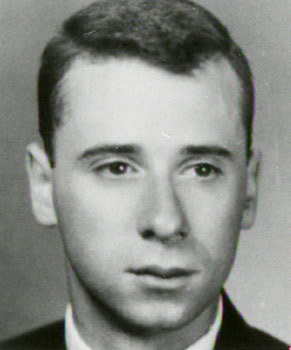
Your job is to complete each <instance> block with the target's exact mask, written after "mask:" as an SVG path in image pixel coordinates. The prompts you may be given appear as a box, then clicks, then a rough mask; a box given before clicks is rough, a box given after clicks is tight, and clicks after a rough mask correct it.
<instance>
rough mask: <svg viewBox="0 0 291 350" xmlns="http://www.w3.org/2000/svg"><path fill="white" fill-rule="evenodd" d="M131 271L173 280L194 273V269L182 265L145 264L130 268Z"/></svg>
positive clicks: (138, 274) (140, 274) (141, 274)
mask: <svg viewBox="0 0 291 350" xmlns="http://www.w3.org/2000/svg"><path fill="white" fill-rule="evenodd" d="M129 272H130V273H133V274H135V275H137V276H151V277H156V278H160V279H162V280H171V279H177V278H185V277H189V276H191V275H193V274H194V273H195V271H194V270H191V269H185V268H180V267H170V268H164V267H161V266H158V265H151V266H145V267H141V268H137V269H130V270H129Z"/></svg>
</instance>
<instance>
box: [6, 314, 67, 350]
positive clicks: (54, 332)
mask: <svg viewBox="0 0 291 350" xmlns="http://www.w3.org/2000/svg"><path fill="white" fill-rule="evenodd" d="M10 349H15V350H16V349H18V350H28V349H29V350H39V349H53V350H58V349H65V337H64V321H58V322H55V323H52V324H49V325H47V326H44V327H41V328H39V329H36V330H34V331H31V332H28V333H25V334H23V335H20V336H18V337H15V338H12V339H9V340H7V341H4V342H3V343H0V350H10Z"/></svg>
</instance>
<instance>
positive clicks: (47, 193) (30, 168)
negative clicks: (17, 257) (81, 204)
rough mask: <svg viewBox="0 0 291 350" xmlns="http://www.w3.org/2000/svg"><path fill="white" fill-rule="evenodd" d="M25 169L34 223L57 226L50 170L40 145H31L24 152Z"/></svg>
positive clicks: (35, 143)
mask: <svg viewBox="0 0 291 350" xmlns="http://www.w3.org/2000/svg"><path fill="white" fill-rule="evenodd" d="M25 160H26V169H27V173H28V178H29V185H30V197H31V203H32V210H33V214H34V216H35V218H36V221H37V222H39V223H40V224H42V225H46V226H53V225H56V224H57V217H56V213H55V208H54V201H53V190H52V189H53V186H52V169H51V167H50V164H49V161H48V158H47V155H46V153H45V151H44V149H43V147H42V146H40V144H38V143H37V142H34V143H31V144H30V145H29V146H28V147H27V152H26V159H25Z"/></svg>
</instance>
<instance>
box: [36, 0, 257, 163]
mask: <svg viewBox="0 0 291 350" xmlns="http://www.w3.org/2000/svg"><path fill="white" fill-rule="evenodd" d="M85 55H87V56H89V57H92V58H95V59H99V60H102V59H108V58H110V57H136V58H138V59H140V60H142V61H143V62H147V63H149V64H150V65H153V66H156V67H159V68H161V69H164V70H166V71H169V72H171V73H173V74H181V75H189V74H191V72H192V71H193V70H194V69H199V67H200V66H201V65H202V64H203V63H204V62H206V61H209V60H214V59H221V58H224V59H225V60H227V61H228V62H229V63H230V64H231V66H232V68H233V69H234V71H235V72H236V74H237V76H238V77H239V80H240V89H241V91H240V94H241V95H240V99H241V100H240V103H241V119H242V123H243V125H244V128H245V140H246V157H247V159H249V157H250V156H251V153H252V124H253V114H254V87H253V81H252V74H251V70H250V68H249V65H248V61H247V58H246V57H245V55H244V53H243V51H242V50H241V48H240V47H239V46H238V45H237V44H236V43H235V42H234V41H233V40H232V38H231V37H230V35H229V33H228V31H227V29H226V28H225V27H224V26H223V25H222V24H221V22H219V20H218V19H217V18H216V17H214V16H213V15H212V14H211V13H210V12H209V11H207V10H205V9H204V8H203V7H201V6H199V5H197V4H195V3H194V2H193V1H190V0H189V1H187V0H186V1H175V0H170V1H166V0H162V1H158V2H155V1H142V0H139V1H134V0H132V1H130V0H127V1H114V0H109V1H106V0H104V1H102V0H99V1H97V2H96V3H93V4H92V5H91V6H89V7H88V8H85V9H84V10H81V11H80V12H78V13H76V14H75V15H73V16H72V17H71V18H69V19H68V20H67V21H66V22H65V23H64V25H63V28H62V31H61V32H60V33H59V34H58V35H57V36H56V37H55V38H53V39H52V40H51V41H50V42H49V43H48V45H47V46H46V48H45V50H44V52H43V56H42V62H41V67H40V72H39V81H38V103H39V132H40V135H41V137H42V140H43V143H44V147H45V150H46V153H47V155H48V156H49V158H50V162H51V164H52V166H53V165H54V133H55V130H56V128H57V127H58V126H60V125H61V124H62V108H63V98H62V93H61V86H62V79H63V77H64V75H65V73H66V72H67V71H68V69H69V68H70V66H71V64H72V62H73V61H74V60H75V59H76V58H77V57H80V56H85Z"/></svg>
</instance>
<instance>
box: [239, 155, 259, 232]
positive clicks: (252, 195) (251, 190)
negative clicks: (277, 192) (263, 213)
mask: <svg viewBox="0 0 291 350" xmlns="http://www.w3.org/2000/svg"><path fill="white" fill-rule="evenodd" d="M261 159H262V154H261V153H260V152H256V153H253V154H252V156H251V158H250V159H249V163H248V168H247V195H246V199H245V207H244V212H243V219H242V229H245V230H247V229H249V228H251V227H252V226H253V224H254V222H255V218H256V210H257V196H258V182H259V175H260V166H261Z"/></svg>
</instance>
